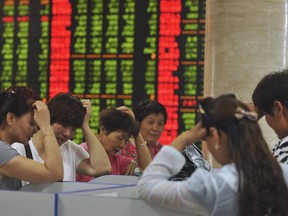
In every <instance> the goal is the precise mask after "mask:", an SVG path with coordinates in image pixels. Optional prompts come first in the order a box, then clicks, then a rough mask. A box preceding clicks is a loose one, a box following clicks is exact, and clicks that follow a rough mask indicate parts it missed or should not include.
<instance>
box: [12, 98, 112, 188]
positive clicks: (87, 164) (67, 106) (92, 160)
mask: <svg viewBox="0 0 288 216" xmlns="http://www.w3.org/2000/svg"><path fill="white" fill-rule="evenodd" d="M47 105H48V109H49V111H50V115H51V125H52V129H53V132H54V133H55V136H56V140H57V143H58V146H60V151H61V155H62V158H63V167H64V178H63V181H76V174H82V175H89V176H93V177H95V176H100V175H104V174H107V173H109V172H110V170H111V165H110V162H109V159H108V156H107V154H106V152H105V150H104V148H103V147H102V145H101V143H100V142H99V140H98V139H97V137H96V136H95V134H94V133H93V131H92V130H91V128H90V126H89V121H90V116H91V102H90V100H88V99H83V100H80V99H79V98H77V97H75V96H73V95H72V94H71V93H58V94H56V95H55V96H54V97H53V98H51V99H50V100H49V101H48V103H47ZM77 128H81V129H82V132H83V134H84V137H85V140H86V143H87V146H88V152H89V154H88V152H86V151H85V150H84V149H83V148H82V147H81V146H79V145H78V144H76V143H75V142H73V141H72V139H73V137H74V135H75V132H76V129H77ZM43 141H44V140H43V137H42V136H41V133H38V132H37V133H36V134H35V135H34V136H33V137H32V139H31V140H30V141H29V146H30V148H31V152H32V156H33V159H34V160H37V161H39V162H43V161H44V160H45V158H46V154H47V151H46V149H43ZM58 146H57V148H59V147H58ZM13 147H14V148H16V149H17V150H18V151H19V152H20V153H21V154H22V155H27V154H26V151H25V149H24V148H23V147H22V145H21V144H19V143H15V144H13ZM89 155H90V156H89ZM58 166H59V165H58ZM24 184H25V183H24Z"/></svg>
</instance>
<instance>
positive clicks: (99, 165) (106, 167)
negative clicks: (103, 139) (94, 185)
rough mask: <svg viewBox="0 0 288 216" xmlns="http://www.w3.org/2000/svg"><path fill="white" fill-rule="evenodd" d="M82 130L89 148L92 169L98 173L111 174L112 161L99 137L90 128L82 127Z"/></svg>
mask: <svg viewBox="0 0 288 216" xmlns="http://www.w3.org/2000/svg"><path fill="white" fill-rule="evenodd" d="M82 130H83V133H84V137H85V140H86V144H87V146H88V153H89V155H90V165H91V167H92V168H93V169H94V170H95V171H97V172H110V171H111V164H110V160H109V158H108V155H107V153H106V151H105V149H104V148H103V146H102V144H101V143H100V141H99V140H98V138H97V136H96V135H95V134H94V133H93V131H92V130H91V128H90V127H89V126H86V127H82Z"/></svg>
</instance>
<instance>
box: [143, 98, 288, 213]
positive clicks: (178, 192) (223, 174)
mask: <svg viewBox="0 0 288 216" xmlns="http://www.w3.org/2000/svg"><path fill="white" fill-rule="evenodd" d="M199 112H200V113H201V120H200V122H199V123H198V124H197V125H196V126H195V127H194V128H192V129H190V130H188V131H186V132H184V133H182V134H180V135H179V136H178V137H177V138H176V139H175V140H174V141H173V142H172V143H171V145H170V146H164V147H163V148H162V149H161V151H160V152H159V153H158V154H157V156H156V157H155V158H154V160H153V161H152V163H151V164H150V165H149V166H148V167H147V168H146V169H145V171H144V173H143V175H142V177H141V179H140V180H139V182H138V192H139V194H140V197H142V198H143V199H145V200H147V201H151V202H153V203H154V204H159V205H162V206H164V207H169V208H173V209H175V210H177V211H182V212H187V213H190V214H191V215H219V216H223V215H229V216H233V215H235V216H236V215H241V216H246V215H257V216H258V215H259V216H260V215H261V216H285V215H288V211H287V206H288V189H287V185H288V166H287V165H284V164H281V165H280V164H279V163H278V162H277V161H276V159H275V158H274V157H273V155H272V154H271V152H270V150H269V148H268V145H267V143H266V142H265V140H264V138H263V135H262V133H261V130H260V127H259V125H258V123H257V119H258V118H257V114H256V113H254V112H251V111H250V110H249V109H248V107H247V106H246V105H245V104H244V103H242V102H240V101H239V100H237V99H236V98H235V96H234V95H222V96H219V97H217V98H210V97H209V98H206V99H204V100H203V101H202V103H201V105H200V106H199ZM199 140H203V141H205V142H206V143H207V147H208V149H209V151H210V153H211V154H212V156H213V157H214V159H215V160H216V161H217V162H219V163H220V164H221V165H222V167H221V168H220V169H217V170H214V171H212V172H208V171H206V170H204V169H197V170H196V171H195V172H194V173H193V174H192V175H191V176H190V178H189V179H187V180H186V181H183V182H171V181H169V180H168V179H169V178H170V177H171V176H172V175H174V174H175V173H177V172H178V171H179V170H180V169H181V167H182V166H183V164H184V162H185V160H184V158H183V156H182V155H181V154H180V151H182V150H183V148H184V147H185V146H186V145H191V143H194V142H196V141H199Z"/></svg>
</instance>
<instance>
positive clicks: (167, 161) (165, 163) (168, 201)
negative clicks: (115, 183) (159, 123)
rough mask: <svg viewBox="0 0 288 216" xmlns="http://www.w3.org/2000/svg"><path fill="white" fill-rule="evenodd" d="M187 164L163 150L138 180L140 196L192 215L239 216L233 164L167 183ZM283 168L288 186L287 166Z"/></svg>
mask: <svg viewBox="0 0 288 216" xmlns="http://www.w3.org/2000/svg"><path fill="white" fill-rule="evenodd" d="M184 163H185V159H184V157H183V156H182V155H181V153H180V152H179V151H177V150H176V149H175V148H173V147H171V146H164V147H162V149H161V151H160V152H159V153H158V154H157V155H156V157H155V158H154V159H153V161H152V162H151V164H150V165H149V166H148V167H147V168H146V169H145V170H144V173H143V175H142V177H141V178H140V180H139V181H138V193H139V195H140V197H141V198H143V199H146V200H148V201H150V202H153V203H155V204H160V205H162V206H164V207H168V208H172V209H175V210H177V211H181V212H186V213H189V214H190V215H213V216H216V215H217V216H223V215H229V216H233V215H237V191H238V174H237V171H236V168H235V166H234V165H233V164H229V165H225V166H223V167H222V168H220V169H217V170H216V169H215V170H212V171H211V172H208V171H207V170H205V169H202V168H198V169H197V170H196V171H195V172H194V173H193V174H192V175H191V177H190V178H189V179H187V181H181V182H171V181H168V179H169V178H170V177H171V176H173V175H175V174H176V173H178V172H179V171H180V170H181V168H182V166H183V165H184ZM282 168H283V172H284V173H285V174H284V176H285V178H286V184H287V185H288V175H287V174H288V166H286V167H285V168H284V167H282Z"/></svg>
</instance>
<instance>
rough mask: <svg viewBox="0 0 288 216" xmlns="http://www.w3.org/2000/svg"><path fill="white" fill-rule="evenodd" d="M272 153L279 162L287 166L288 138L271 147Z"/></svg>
mask: <svg viewBox="0 0 288 216" xmlns="http://www.w3.org/2000/svg"><path fill="white" fill-rule="evenodd" d="M272 153H273V155H274V156H275V157H276V159H277V160H278V161H279V162H281V163H286V164H288V136H287V137H285V138H284V139H282V140H281V141H279V142H278V143H277V144H276V145H275V146H274V147H273V150H272Z"/></svg>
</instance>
